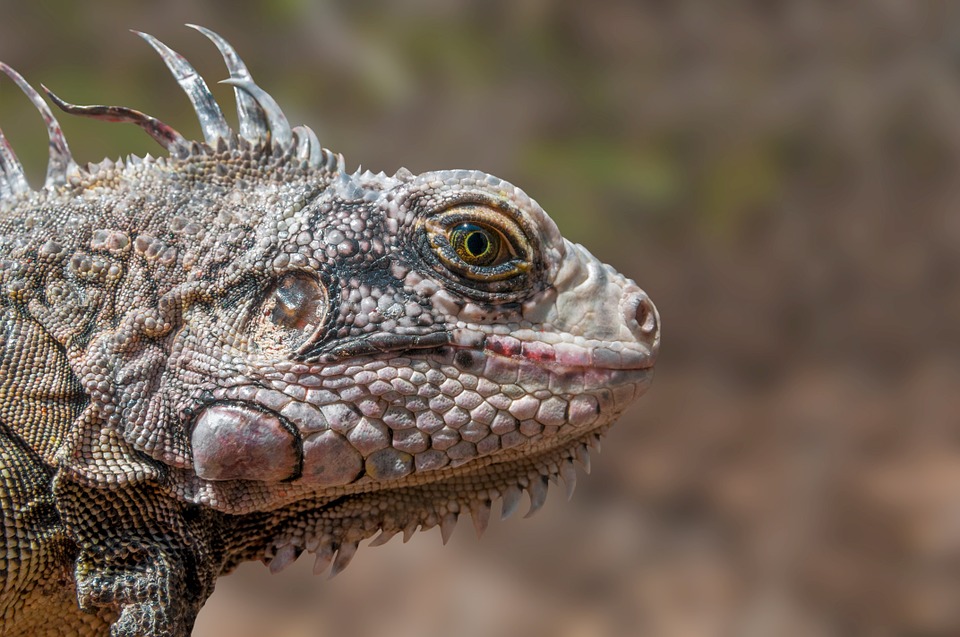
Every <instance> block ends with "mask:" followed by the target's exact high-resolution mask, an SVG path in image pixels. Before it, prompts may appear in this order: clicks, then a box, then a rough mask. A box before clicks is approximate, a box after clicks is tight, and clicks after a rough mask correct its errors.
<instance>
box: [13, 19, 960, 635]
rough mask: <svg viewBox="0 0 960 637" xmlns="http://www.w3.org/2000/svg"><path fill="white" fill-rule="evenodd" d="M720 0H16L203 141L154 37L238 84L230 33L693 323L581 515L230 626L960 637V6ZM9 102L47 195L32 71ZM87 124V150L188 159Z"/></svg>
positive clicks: (244, 589) (329, 139) (35, 60)
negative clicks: (491, 185) (503, 187)
mask: <svg viewBox="0 0 960 637" xmlns="http://www.w3.org/2000/svg"><path fill="white" fill-rule="evenodd" d="M719 4H720V3H712V2H708V1H703V2H694V1H679V2H637V1H635V0H604V1H596V2H590V3H587V2H575V1H573V0H567V1H563V2H548V1H546V0H535V1H529V2H522V3H514V2H509V1H507V0H500V1H486V2H468V1H466V0H458V1H454V2H444V1H442V0H415V1H410V2H400V3H388V2H384V1H380V0H377V1H374V0H363V1H360V2H352V3H345V2H344V3H309V2H305V1H301V0H284V1H282V2H270V3H267V2H256V1H254V0H244V1H241V2H226V1H220V2H203V3H198V2H187V1H186V0H174V1H170V2H166V3H163V4H159V3H158V4H146V3H143V4H138V3H132V2H123V3H121V2H119V1H116V0H115V1H113V2H100V3H94V4H88V3H82V4H81V3H70V2H66V1H65V0H64V1H58V2H55V1H51V0H40V1H36V2H31V3H12V2H8V1H7V0H0V14H2V15H3V21H2V22H0V59H3V60H4V61H5V62H8V63H10V64H12V65H13V66H15V67H17V68H18V69H19V70H20V71H21V72H22V73H23V74H24V75H26V76H27V77H28V79H30V80H31V81H33V82H34V83H39V82H44V83H45V84H47V85H48V86H50V87H51V88H53V89H54V90H56V91H57V92H58V93H59V94H61V95H62V96H63V97H64V98H66V99H68V100H71V101H75V102H79V103H90V102H109V103H119V104H124V105H129V106H133V107H136V108H140V109H143V110H146V111H148V112H150V113H151V114H154V115H157V116H159V117H162V118H163V119H164V120H166V121H168V122H169V123H170V124H172V125H173V126H175V127H176V128H178V129H180V130H181V131H183V132H184V133H187V132H191V133H195V131H196V130H197V127H196V125H195V124H194V123H193V121H192V117H191V115H190V114H189V112H188V110H187V108H188V107H187V102H186V99H185V98H183V97H182V96H181V95H179V93H178V90H177V88H176V86H175V84H174V83H173V81H172V79H170V78H169V77H168V76H167V75H166V74H165V71H164V69H163V67H162V65H161V63H160V62H159V61H158V60H157V59H155V58H154V57H153V54H152V52H151V51H150V50H149V48H148V47H147V46H145V45H144V44H143V43H142V42H140V41H139V40H138V39H137V38H135V37H134V36H132V35H129V34H127V33H126V31H125V30H126V29H127V28H137V29H141V30H146V31H149V32H151V33H153V34H154V35H156V36H158V37H160V38H161V39H163V40H164V41H166V42H167V43H168V44H170V45H171V46H173V47H174V48H176V49H178V50H179V51H180V52H182V53H184V54H185V55H187V57H188V58H189V59H191V60H192V61H193V62H194V63H195V65H196V66H197V67H198V69H199V70H200V71H201V72H202V73H203V74H204V75H205V76H206V77H208V78H210V79H215V78H220V77H223V76H224V71H223V69H222V67H221V66H220V61H219V58H218V56H217V55H216V52H215V50H214V49H213V48H212V47H211V46H210V45H209V44H208V43H207V42H206V41H205V40H204V39H203V38H202V37H201V36H199V35H198V34H194V33H191V32H190V31H188V30H186V29H184V28H183V27H181V26H179V25H180V24H182V23H183V22H198V23H200V24H203V25H206V26H209V27H211V28H213V29H215V30H217V31H219V32H221V33H222V34H223V35H224V36H226V37H228V39H230V40H231V42H232V43H233V44H234V45H235V46H236V47H237V49H238V50H239V51H240V52H241V54H242V55H243V56H244V58H245V60H246V61H247V63H248V64H249V66H250V67H251V70H252V72H253V74H254V76H255V77H256V78H258V80H259V82H260V84H262V85H263V86H264V87H265V88H267V89H268V90H269V91H270V92H272V93H273V94H274V96H275V97H276V98H277V100H278V101H279V102H280V104H281V105H283V106H284V107H285V109H286V111H287V114H288V116H289V117H290V119H291V120H292V121H294V122H305V123H309V124H311V125H314V124H315V125H316V126H315V128H316V129H317V131H318V133H319V134H320V137H321V140H322V141H323V143H324V145H326V146H328V147H330V148H333V149H335V150H337V151H341V152H343V153H344V154H345V155H346V156H347V159H348V163H350V164H351V165H352V166H355V165H356V163H357V162H359V161H363V163H364V166H365V167H369V168H372V169H373V170H379V169H384V170H386V171H388V172H392V171H393V170H395V169H396V168H398V167H400V166H401V165H406V166H407V167H409V168H410V169H411V170H413V171H414V172H419V171H423V170H427V169H434V168H441V167H444V168H445V167H476V168H481V169H483V170H486V171H488V172H492V173H495V174H497V175H499V176H501V177H504V178H507V179H509V180H511V181H513V182H514V183H517V184H520V185H522V186H523V187H524V188H525V189H526V190H527V191H528V192H530V193H531V194H532V195H533V196H535V197H537V198H538V200H539V201H540V202H541V203H542V204H543V205H544V207H545V208H546V209H547V210H548V212H550V214H551V215H552V216H553V217H554V218H555V219H556V220H557V222H558V224H559V225H560V227H561V228H562V229H563V231H564V234H565V235H566V236H567V237H569V238H571V239H574V240H576V241H580V242H582V243H584V244H585V245H586V246H587V247H588V248H589V249H590V250H591V251H593V252H594V253H596V254H598V255H601V256H602V257H604V258H605V259H606V260H608V261H610V262H611V263H613V264H614V265H615V266H616V267H617V268H618V269H620V270H621V271H623V272H626V273H629V274H630V275H632V276H634V278H636V279H637V281H638V282H639V283H640V284H641V286H642V287H644V288H645V289H646V290H647V291H648V292H650V294H651V296H652V298H653V299H654V300H655V301H656V303H657V305H658V307H659V308H660V311H661V314H662V317H663V322H664V325H665V332H664V346H663V350H662V355H661V359H660V362H659V364H658V377H657V380H656V382H655V383H654V386H653V388H652V390H651V391H650V393H649V395H648V396H647V397H646V398H645V399H643V400H641V401H640V403H639V404H638V405H637V406H636V408H635V409H633V410H632V411H631V412H629V413H628V414H627V415H626V416H625V417H624V418H623V420H622V421H621V422H620V424H619V426H618V427H616V428H614V429H613V431H612V432H611V433H610V435H609V436H608V438H607V439H606V445H605V450H604V452H603V454H602V455H601V456H600V457H599V458H596V459H595V462H594V467H595V469H594V472H593V475H591V476H589V477H588V478H585V479H582V480H581V485H580V490H579V491H578V492H577V494H576V495H575V496H574V499H573V501H572V502H570V503H565V502H561V500H562V497H560V494H558V493H554V494H552V495H551V499H550V501H549V502H548V505H547V506H546V508H545V509H544V510H543V511H542V512H541V513H540V514H538V515H537V516H536V517H534V518H533V519H531V520H524V521H517V520H511V521H509V522H507V523H500V524H494V525H493V528H492V530H491V532H490V533H489V534H488V536H486V537H485V538H484V539H483V540H482V541H477V540H476V539H475V538H474V537H473V532H472V530H470V529H469V526H470V525H469V523H465V524H464V528H462V529H460V530H458V532H457V533H456V534H455V536H454V538H453V540H452V541H451V544H450V546H448V547H446V548H444V549H443V550H441V547H440V538H439V532H437V531H431V532H428V533H423V534H420V535H419V536H417V537H415V538H414V539H413V540H412V541H411V542H410V543H409V544H408V545H405V546H404V545H402V544H400V542H399V540H394V543H391V544H388V545H387V546H385V547H383V548H378V549H376V550H372V549H364V550H361V551H360V553H359V555H358V556H357V558H356V560H355V561H354V563H353V564H352V565H351V567H350V568H349V569H347V570H346V571H345V572H344V573H343V574H341V575H340V576H338V577H337V578H336V579H335V580H333V581H327V580H325V579H320V578H314V577H312V576H311V575H310V574H309V573H310V566H311V565H310V564H309V563H308V560H307V559H306V558H304V560H302V562H301V563H297V564H296V565H295V566H294V567H292V568H291V569H289V570H288V571H285V572H284V573H282V574H280V575H277V576H271V575H269V573H268V571H267V570H266V569H265V568H264V567H262V566H261V565H260V564H248V565H245V566H244V567H243V568H241V569H240V570H239V571H238V572H237V573H236V574H234V575H231V576H229V577H227V578H224V579H222V580H221V581H220V583H219V584H218V589H217V592H216V593H215V594H214V596H213V597H212V598H211V600H210V602H209V604H208V605H207V607H206V608H205V609H204V611H203V612H202V613H201V615H200V619H199V621H198V624H197V628H196V631H195V634H196V635H198V636H207V635H211V636H212V635H236V636H238V637H244V636H254V635H257V636H259V635H277V636H290V637H293V636H303V637H306V636H310V637H314V636H324V635H338V636H349V635H365V636H372V635H387V634H389V635H395V636H401V637H402V636H405V635H410V636H418V637H419V636H433V635H435V636H447V635H463V636H468V637H469V636H472V635H477V636H488V635H506V636H512V635H530V636H539V635H544V636H547V635H549V636H560V637H567V636H569V637H593V636H620V635H646V636H651V637H659V636H668V637H673V636H677V637H686V636H691V637H693V636H714V635H716V636H727V635H738V636H739V635H743V636H748V637H752V636H758V637H761V636H768V635H778V636H788V637H789V636H792V635H797V636H821V635H822V636H833V635H877V636H885V635H890V636H899V635H904V636H906V635H911V636H938V635H944V636H946V635H956V634H960V423H958V415H960V392H958V390H957V388H958V387H960V357H958V353H960V352H958V349H960V294H958V292H960V286H958V276H960V180H958V179H957V176H958V174H960V6H958V5H956V4H953V3H918V2H911V1H909V0H903V1H901V2H895V1H892V0H879V1H877V2H873V3H863V4H862V5H856V4H855V3H830V2H795V3H786V2H754V3H749V2H740V3H722V4H723V8H720V7H719ZM92 7H96V9H93V8H92ZM217 90H219V91H220V92H219V93H218V95H219V96H220V97H221V98H222V102H223V103H229V100H230V94H229V91H226V90H221V89H217ZM0 114H2V116H0V122H2V125H3V127H4V131H5V132H6V133H8V135H9V137H11V138H12V141H13V144H14V147H15V148H16V149H17V151H18V152H19V153H20V155H21V156H22V157H23V158H25V160H26V161H27V162H28V163H29V164H30V166H31V169H32V171H33V174H34V175H40V174H41V173H42V166H43V158H44V155H45V153H46V144H45V141H44V139H43V133H42V129H41V126H40V123H39V120H38V118H37V116H36V114H35V113H34V112H32V111H31V110H30V107H29V106H28V105H27V103H26V101H25V100H24V99H23V98H22V97H21V96H20V95H19V94H17V93H16V91H14V90H13V89H12V88H11V85H10V83H9V82H2V83H0ZM63 123H64V128H65V129H66V132H67V134H68V139H69V140H70V142H71V144H72V145H73V147H74V149H75V151H76V154H77V155H78V157H80V158H83V159H85V160H92V161H97V160H99V159H100V158H101V157H102V156H103V155H109V156H117V155H119V154H126V153H129V152H138V153H143V152H153V153H157V152H159V149H158V148H154V147H153V146H152V144H151V142H150V141H149V140H148V139H147V138H146V137H145V136H144V135H142V133H140V132H139V131H137V130H136V129H133V127H122V126H117V125H105V124H100V123H95V122H85V121H78V120H72V119H66V120H65V121H64V122H63ZM128 128H129V130H128Z"/></svg>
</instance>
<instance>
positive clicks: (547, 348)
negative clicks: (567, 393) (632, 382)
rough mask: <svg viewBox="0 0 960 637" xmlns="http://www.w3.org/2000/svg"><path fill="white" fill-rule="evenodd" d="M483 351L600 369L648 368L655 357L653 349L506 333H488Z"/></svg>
mask: <svg viewBox="0 0 960 637" xmlns="http://www.w3.org/2000/svg"><path fill="white" fill-rule="evenodd" d="M483 351H484V352H487V353H489V354H494V355H497V356H503V357H505V358H513V359H518V360H528V361H531V362H534V363H537V364H540V365H547V366H549V365H556V366H559V367H564V368H579V369H585V370H597V371H600V370H606V371H644V370H649V369H651V368H652V367H653V363H654V358H655V357H654V355H653V354H651V353H648V352H644V351H639V350H633V349H627V348H623V349H621V351H619V352H615V351H613V349H611V348H606V347H602V346H600V347H595V348H588V347H584V346H580V345H575V344H573V343H557V344H556V345H551V344H549V343H543V342H537V341H521V340H519V339H517V338H514V337H512V336H505V335H490V336H487V338H486V340H485V341H484V344H483Z"/></svg>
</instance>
